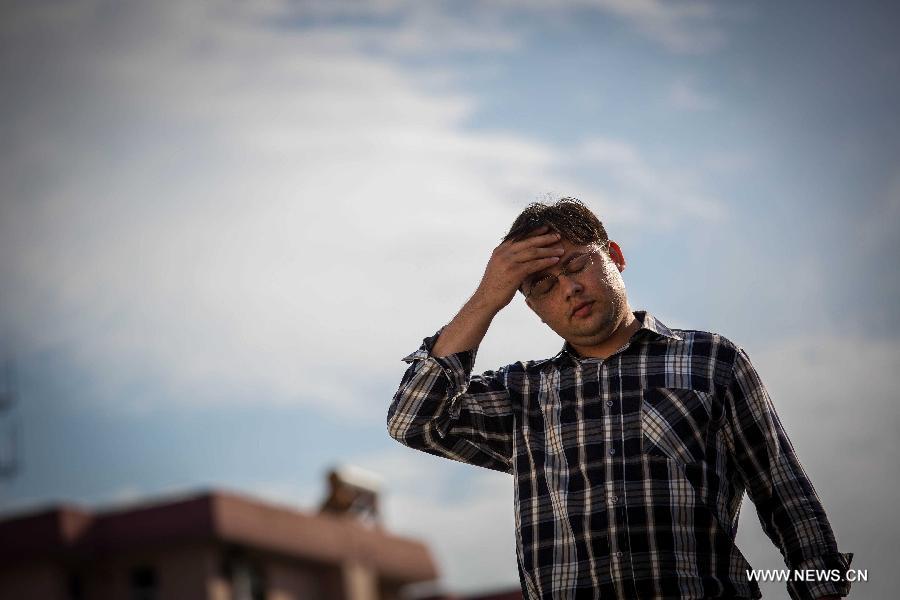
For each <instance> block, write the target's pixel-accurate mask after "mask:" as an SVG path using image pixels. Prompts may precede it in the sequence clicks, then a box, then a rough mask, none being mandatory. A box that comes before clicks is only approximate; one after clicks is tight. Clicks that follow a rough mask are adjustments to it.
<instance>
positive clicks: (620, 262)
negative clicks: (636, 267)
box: [609, 240, 625, 273]
mask: <svg viewBox="0 0 900 600" xmlns="http://www.w3.org/2000/svg"><path fill="white" fill-rule="evenodd" d="M609 257H610V258H611V259H612V261H613V262H614V263H615V264H616V267H618V269H619V273H621V272H622V271H624V270H625V255H624V254H622V249H621V248H619V245H618V244H617V243H615V242H614V241H612V240H609Z"/></svg>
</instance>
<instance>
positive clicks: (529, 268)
mask: <svg viewBox="0 0 900 600" xmlns="http://www.w3.org/2000/svg"><path fill="white" fill-rule="evenodd" d="M557 262H559V257H558V256H548V257H546V258H536V259H534V260H531V261H528V262H524V263H521V264H522V268H524V269H525V273H526V274H527V275H531V274H532V273H537V272H538V271H543V270H544V269H546V268H547V267H552V266H553V265H555V264H556V263H557Z"/></svg>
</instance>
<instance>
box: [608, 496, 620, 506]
mask: <svg viewBox="0 0 900 600" xmlns="http://www.w3.org/2000/svg"><path fill="white" fill-rule="evenodd" d="M609 501H610V502H612V503H613V504H615V503H616V502H618V501H619V497H618V496H610V497H609Z"/></svg>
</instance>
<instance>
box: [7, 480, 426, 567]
mask: <svg viewBox="0 0 900 600" xmlns="http://www.w3.org/2000/svg"><path fill="white" fill-rule="evenodd" d="M193 541H218V542H225V543H234V544H241V545H244V546H248V547H252V548H257V549H261V550H266V551H270V552H276V553H280V554H284V555H287V556H291V557H295V558H299V559H303V560H309V561H315V562H321V563H327V564H339V563H342V562H344V561H347V560H358V561H360V562H363V563H364V564H366V565H369V566H371V567H372V568H373V569H374V570H375V571H376V572H377V573H378V575H379V576H380V577H382V578H385V579H390V580H394V581H399V582H404V583H406V582H409V583H412V582H419V581H429V580H433V579H435V578H436V577H437V576H438V573H437V568H436V566H435V563H434V561H433V560H432V557H431V554H430V552H429V551H428V548H427V546H425V545H424V544H423V543H421V542H419V541H416V540H412V539H409V538H403V537H398V536H395V535H391V534H388V533H387V532H385V531H384V530H383V529H382V528H381V527H380V526H369V525H366V524H363V523H360V522H358V521H357V520H355V519H354V518H353V517H352V516H349V515H335V514H327V513H323V514H305V513H303V512H299V511H297V510H294V509H291V508H288V507H283V506H276V505H274V504H270V503H267V502H262V501H259V500H257V499H254V498H251V497H248V496H244V495H242V494H238V493H234V492H230V491H222V490H214V491H208V492H201V493H198V494H196V495H193V496H189V497H186V498H182V499H179V500H169V501H162V502H161V501H155V502H154V501H150V502H146V503H141V504H139V505H136V506H131V507H128V508H119V509H109V510H101V511H89V510H86V509H84V508H82V507H78V506H74V505H70V504H60V505H56V506H52V507H50V508H48V509H44V510H40V511H37V512H32V513H29V514H24V515H18V516H10V517H6V518H3V517H2V515H0V564H8V563H11V562H14V561H21V560H34V559H37V558H48V557H53V558H67V557H68V558H72V559H77V558H84V559H91V558H94V557H99V556H104V555H108V554H111V553H116V552H121V551H125V550H133V549H138V548H146V547H161V546H169V545H172V544H182V543H186V542H193Z"/></svg>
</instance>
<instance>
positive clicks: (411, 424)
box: [387, 331, 514, 473]
mask: <svg viewBox="0 0 900 600" xmlns="http://www.w3.org/2000/svg"><path fill="white" fill-rule="evenodd" d="M439 335H440V331H438V332H437V333H436V334H435V335H433V336H431V337H428V338H425V339H424V340H423V342H422V346H421V347H420V348H419V349H418V350H416V351H415V352H413V353H412V354H410V355H409V356H407V357H405V358H404V359H403V360H404V361H406V362H407V363H409V367H407V369H406V373H404V375H403V379H402V380H401V382H400V387H399V388H398V389H397V393H396V394H394V399H393V402H392V403H391V405H390V408H389V409H388V415H387V428H388V433H389V434H390V436H391V437H392V438H394V439H395V440H397V441H399V442H400V443H402V444H404V445H406V446H409V447H410V448H414V449H416V450H421V451H423V452H428V453H429V454H434V455H436V456H441V457H444V458H450V459H453V460H457V461H460V462H464V463H468V464H472V465H476V466H479V467H485V468H488V469H493V470H495V471H502V472H504V473H511V472H512V435H513V424H514V416H513V410H512V406H511V403H510V396H509V392H508V390H507V385H506V384H507V381H506V377H507V369H506V368H501V369H498V370H497V371H486V372H484V373H482V374H480V375H472V368H473V366H474V364H475V355H476V352H477V348H476V349H472V350H467V351H464V352H457V353H455V354H450V355H448V356H442V357H435V356H432V354H431V350H432V348H433V347H434V343H435V341H436V340H437V338H438V336H439Z"/></svg>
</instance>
